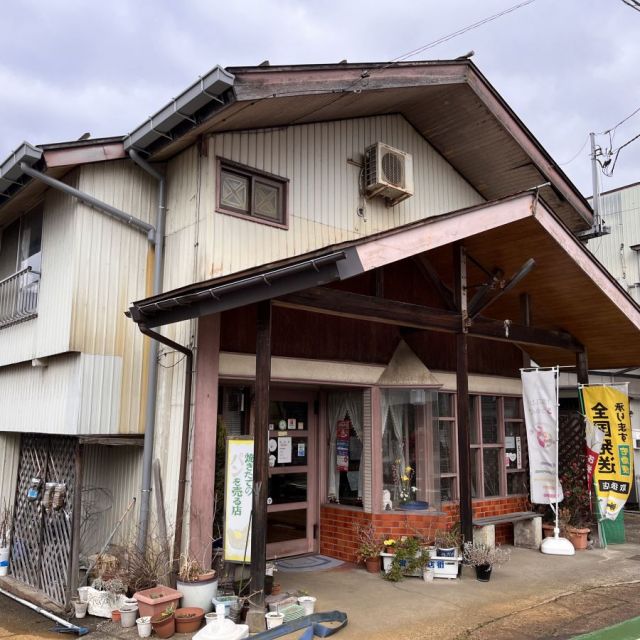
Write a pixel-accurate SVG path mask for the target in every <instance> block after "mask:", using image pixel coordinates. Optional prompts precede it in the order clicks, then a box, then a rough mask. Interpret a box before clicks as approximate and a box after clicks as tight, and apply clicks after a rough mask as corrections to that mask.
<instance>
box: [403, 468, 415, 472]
mask: <svg viewBox="0 0 640 640" xmlns="http://www.w3.org/2000/svg"><path fill="white" fill-rule="evenodd" d="M404 471H405V473H411V472H412V471H413V469H412V468H411V467H406V469H405V470H404Z"/></svg>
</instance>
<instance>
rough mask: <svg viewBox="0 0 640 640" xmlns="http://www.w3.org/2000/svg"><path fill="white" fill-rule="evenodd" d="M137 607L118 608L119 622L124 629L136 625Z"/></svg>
mask: <svg viewBox="0 0 640 640" xmlns="http://www.w3.org/2000/svg"><path fill="white" fill-rule="evenodd" d="M137 617H138V607H122V608H121V609H120V624H121V625H122V627H123V628H124V629H129V628H131V627H135V626H136V618H137Z"/></svg>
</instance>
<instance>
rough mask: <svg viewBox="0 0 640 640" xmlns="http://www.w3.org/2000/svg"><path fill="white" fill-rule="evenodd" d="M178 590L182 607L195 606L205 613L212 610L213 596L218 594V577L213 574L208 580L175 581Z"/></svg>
mask: <svg viewBox="0 0 640 640" xmlns="http://www.w3.org/2000/svg"><path fill="white" fill-rule="evenodd" d="M176 587H177V589H178V591H180V593H181V594H182V603H181V606H182V607H187V608H190V607H197V608H199V609H202V610H203V611H204V612H205V613H209V612H210V611H212V610H213V602H212V601H213V598H215V597H216V595H217V594H218V579H217V578H216V577H215V576H214V577H213V578H210V579H209V580H197V581H194V582H182V581H181V580H178V581H177V583H176Z"/></svg>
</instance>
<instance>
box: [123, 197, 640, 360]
mask: <svg viewBox="0 0 640 640" xmlns="http://www.w3.org/2000/svg"><path fill="white" fill-rule="evenodd" d="M459 241H460V242H462V243H463V244H464V247H465V249H466V250H467V251H468V253H469V254H470V255H471V256H473V258H474V259H475V260H477V261H478V262H479V263H480V264H483V265H487V267H488V268H494V267H500V268H501V269H503V271H504V273H505V274H507V275H511V274H514V273H516V272H517V271H518V269H520V267H521V266H522V264H523V262H524V261H525V260H527V259H529V258H533V259H534V260H535V263H536V266H535V268H534V269H533V271H532V272H531V273H529V275H527V277H526V278H525V279H524V280H522V281H521V282H520V283H519V284H518V285H517V286H516V287H515V288H514V289H513V290H511V291H510V292H509V293H508V294H506V295H504V296H502V297H501V298H500V299H499V300H497V301H496V302H494V303H493V304H492V305H491V306H490V307H489V309H488V310H487V312H486V314H487V315H486V317H484V318H478V319H477V321H475V322H474V324H472V327H471V329H470V334H471V335H477V336H479V337H486V338H491V339H496V337H497V338H498V339H502V337H501V336H502V334H501V335H500V336H496V334H495V326H493V327H492V328H490V327H488V326H487V325H486V324H484V321H485V320H493V321H495V320H497V321H499V323H500V331H501V332H502V331H503V328H502V327H503V324H502V323H503V322H504V321H505V320H510V321H512V322H517V320H518V319H519V317H520V300H519V295H520V293H523V292H527V293H528V294H529V296H530V298H531V303H532V307H533V316H534V327H535V328H536V329H544V330H547V331H555V332H565V333H566V332H568V333H569V334H570V335H571V336H573V338H570V339H568V340H565V341H564V342H561V341H560V340H559V341H558V342H557V343H556V347H562V348H549V347H548V346H547V347H542V346H539V344H535V341H533V343H532V342H527V340H526V339H523V340H519V339H518V338H517V336H515V335H514V334H515V328H514V329H513V332H512V336H511V337H512V339H513V340H514V341H515V342H520V343H522V344H526V345H527V346H526V350H527V351H528V352H529V353H530V354H531V355H532V357H533V358H534V359H535V361H536V362H537V363H538V364H540V365H552V364H569V365H574V364H575V354H574V353H572V350H573V351H576V350H579V349H580V348H581V347H580V345H584V346H585V347H586V349H587V351H588V356H589V365H590V367H591V368H612V367H625V366H637V365H638V362H640V308H639V307H638V305H637V304H636V303H635V302H634V301H633V299H632V298H631V297H630V296H629V295H628V294H627V293H626V292H625V291H624V290H623V289H622V288H621V287H620V286H619V285H618V283H617V282H616V281H615V279H614V278H613V277H612V276H611V275H610V274H609V273H608V272H607V271H606V270H605V269H604V267H602V265H601V264H600V263H599V262H598V261H597V260H596V259H595V258H594V257H593V255H592V254H591V253H589V251H587V250H586V249H585V248H584V246H583V245H582V244H581V243H580V242H579V241H578V240H577V239H576V238H575V236H573V234H572V233H571V232H570V231H569V229H568V228H567V227H566V226H565V225H564V224H563V223H562V222H561V221H560V220H559V219H558V217H557V216H556V215H555V214H554V213H553V212H552V211H551V209H550V208H549V207H548V206H547V205H546V203H545V202H544V201H543V200H541V199H539V194H537V193H526V194H521V195H518V196H513V197H510V198H506V199H503V200H499V201H495V202H490V203H486V204H482V205H478V206H475V207H470V208H467V209H463V210H460V211H456V212H453V213H448V214H444V215H441V216H435V217H432V218H427V219H426V220H421V221H419V222H414V223H412V224H409V225H406V226H404V227H399V228H396V229H392V230H389V231H385V232H383V233H379V234H376V235H373V236H369V237H366V238H362V239H359V240H354V241H351V242H346V243H342V244H339V245H334V246H332V247H327V248H325V249H324V250H322V251H316V252H314V253H310V254H306V255H304V256H299V257H297V258H294V259H289V260H286V261H280V262H278V263H273V264H270V265H264V266H261V267H258V268H256V269H252V270H248V271H246V272H243V273H240V274H235V275H233V276H226V277H223V278H216V279H212V280H206V281H203V282H200V283H196V284H193V285H188V286H186V287H182V288H180V289H176V290H174V291H169V292H167V293H163V294H161V295H158V296H155V297H152V298H147V299H145V300H140V301H138V302H135V303H134V304H133V305H132V307H131V309H130V314H131V316H132V317H133V319H134V320H135V321H136V322H138V323H140V324H143V325H146V326H149V327H157V326H161V325H164V324H169V323H172V322H178V321H181V320H185V319H188V318H194V317H200V316H203V315H207V314H210V313H218V312H220V311H224V310H227V309H232V308H236V307H240V306H244V305H247V304H252V303H255V302H259V301H260V300H267V299H273V298H280V297H282V296H285V299H284V301H283V303H284V305H285V306H291V307H294V308H305V305H309V306H311V307H313V308H314V309H315V310H316V312H319V313H322V312H323V310H322V304H318V300H317V299H316V300H315V301H314V300H313V297H314V295H315V294H314V292H313V291H312V292H311V295H310V296H308V297H307V298H305V294H304V291H305V290H307V289H310V288H317V287H318V286H319V285H324V284H328V283H331V282H337V281H340V280H347V279H348V278H350V277H352V276H355V275H358V274H361V273H365V272H368V271H371V270H373V269H378V268H380V267H384V266H385V265H388V264H391V263H393V262H398V261H400V260H405V259H406V258H409V257H411V256H416V255H419V254H422V253H427V255H428V256H429V260H430V261H431V262H432V264H433V265H434V266H435V267H436V268H437V271H438V273H439V274H440V276H441V277H442V278H443V279H444V280H445V282H448V284H452V269H451V260H450V259H451V255H452V252H451V246H450V245H451V244H452V243H454V242H459ZM474 275H476V274H474V273H473V270H470V278H469V281H470V282H472V281H473V280H472V278H473V277H474ZM325 291H326V290H325ZM331 291H332V290H329V293H331ZM296 292H300V293H301V295H300V296H299V297H297V298H296V297H295V296H294V298H293V299H292V298H291V295H292V294H294V293H296ZM389 297H391V298H392V292H389ZM327 302H331V296H330V295H329V297H328V298H325V299H324V303H327ZM370 302H372V303H373V302H375V301H370ZM325 311H329V308H328V307H327V306H326V304H325ZM333 311H336V310H335V309H334V310H333ZM338 312H339V313H343V314H344V313H346V312H343V311H340V310H338ZM349 317H354V316H349ZM373 321H379V322H385V319H384V318H383V317H382V316H380V317H379V318H378V319H376V320H373ZM431 322H432V323H433V322H436V323H438V322H440V323H441V324H440V325H439V326H440V328H441V329H442V330H445V331H451V330H453V329H454V328H455V326H459V319H458V321H457V322H458V324H457V325H455V322H456V321H455V318H453V316H452V315H451V313H449V312H444V311H443V312H442V313H441V314H440V316H437V314H436V317H435V320H434V317H433V316H432V317H431ZM392 323H393V322H392ZM406 326H416V325H415V324H413V325H411V324H409V325H406ZM505 333H506V332H505ZM563 335H564V334H563ZM504 338H505V339H507V338H508V337H507V336H504ZM563 340H564V338H563Z"/></svg>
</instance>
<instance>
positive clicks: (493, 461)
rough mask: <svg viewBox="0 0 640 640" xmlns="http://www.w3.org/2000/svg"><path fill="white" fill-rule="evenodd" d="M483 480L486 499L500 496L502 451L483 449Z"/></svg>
mask: <svg viewBox="0 0 640 640" xmlns="http://www.w3.org/2000/svg"><path fill="white" fill-rule="evenodd" d="M482 458H483V460H482V462H483V478H484V495H485V498H490V497H492V496H499V495H500V471H501V467H500V449H493V448H492V449H486V448H485V449H483V451H482Z"/></svg>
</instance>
